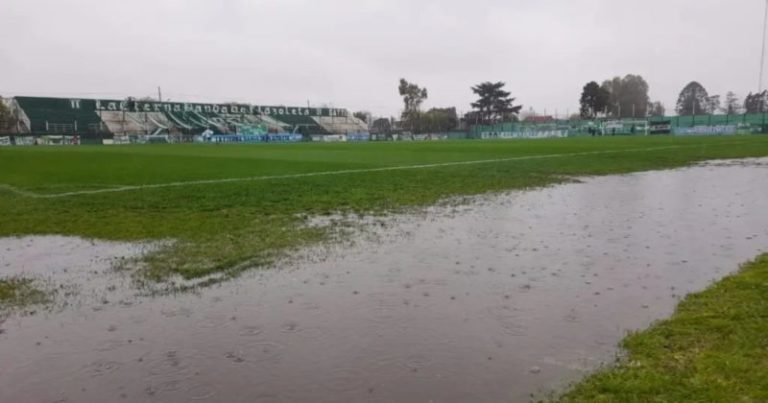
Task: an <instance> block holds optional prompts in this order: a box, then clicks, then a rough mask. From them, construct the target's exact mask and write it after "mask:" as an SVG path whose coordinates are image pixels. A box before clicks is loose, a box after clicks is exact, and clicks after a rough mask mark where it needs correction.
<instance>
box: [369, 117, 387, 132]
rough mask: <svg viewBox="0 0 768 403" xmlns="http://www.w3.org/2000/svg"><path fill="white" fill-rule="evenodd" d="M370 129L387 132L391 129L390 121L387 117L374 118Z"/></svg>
mask: <svg viewBox="0 0 768 403" xmlns="http://www.w3.org/2000/svg"><path fill="white" fill-rule="evenodd" d="M371 131H373V132H374V133H389V132H390V131H392V122H391V121H390V120H389V119H387V118H379V119H375V120H374V121H373V123H372V124H371Z"/></svg>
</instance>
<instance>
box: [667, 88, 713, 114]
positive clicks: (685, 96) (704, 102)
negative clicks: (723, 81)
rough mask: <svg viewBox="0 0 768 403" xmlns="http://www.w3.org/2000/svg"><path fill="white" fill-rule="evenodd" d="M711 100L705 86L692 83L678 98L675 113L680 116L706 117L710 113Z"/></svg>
mask: <svg viewBox="0 0 768 403" xmlns="http://www.w3.org/2000/svg"><path fill="white" fill-rule="evenodd" d="M711 106H712V104H711V98H710V97H709V94H708V93H707V90H706V89H705V88H704V86H703V85H701V84H699V83H698V82H696V81H691V82H690V83H688V85H686V86H685V87H684V88H683V90H682V91H680V96H678V97H677V106H676V107H675V111H677V114H678V115H680V116H691V115H705V114H709V113H710V109H711Z"/></svg>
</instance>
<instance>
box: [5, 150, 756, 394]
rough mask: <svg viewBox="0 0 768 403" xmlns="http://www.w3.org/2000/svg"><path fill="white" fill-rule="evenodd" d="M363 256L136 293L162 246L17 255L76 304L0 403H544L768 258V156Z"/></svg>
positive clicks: (13, 246)
mask: <svg viewBox="0 0 768 403" xmlns="http://www.w3.org/2000/svg"><path fill="white" fill-rule="evenodd" d="M381 224H382V225H381V226H380V228H379V229H376V230H374V231H373V233H369V234H368V235H366V236H361V237H360V240H359V241H358V242H356V243H355V245H354V246H349V245H346V246H343V245H342V246H337V247H335V248H332V249H330V250H326V251H320V249H318V250H316V251H311V253H308V254H307V255H308V256H312V258H308V259H299V260H298V261H297V262H294V263H291V264H288V263H286V264H285V265H281V267H278V268H275V269H273V270H268V271H255V272H251V273H248V274H247V275H245V276H244V277H242V278H240V279H238V280H236V281H232V282H229V283H226V284H223V285H221V286H217V287H214V288H210V289H206V290H203V291H202V292H200V293H197V294H189V293H187V294H181V295H174V296H160V297H145V296H137V295H136V290H133V289H131V288H130V285H129V284H130V283H129V281H128V280H127V279H126V278H125V277H124V275H122V274H119V273H113V272H112V271H111V270H110V269H109V267H110V262H111V260H110V258H111V257H115V256H130V255H136V254H138V253H141V251H142V250H145V248H146V246H140V245H138V246H137V245H122V244H114V243H99V242H89V241H82V240H77V239H71V238H61V237H43V238H22V239H15V238H13V239H3V240H0V247H1V248H0V252H2V255H1V257H0V274H2V275H7V274H9V273H28V274H31V275H35V276H42V277H43V278H47V279H49V280H50V281H51V283H54V284H64V285H65V286H64V288H66V289H73V290H75V292H73V293H72V294H74V295H73V296H71V297H67V298H65V300H66V301H67V302H66V303H65V304H63V305H62V304H59V305H58V306H57V308H56V309H54V310H53V311H50V312H49V311H39V312H37V313H35V314H33V315H19V314H14V315H12V316H10V317H8V318H6V319H5V322H4V323H2V324H0V327H1V328H2V329H3V332H2V334H0V362H1V363H2V364H0V402H104V401H147V402H189V401H195V402H198V401H199V402H293V401H306V402H337V401H344V402H347V401H355V402H368V401H369V402H429V401H435V402H500V401H528V400H529V399H530V398H531V394H534V395H536V396H542V394H543V393H547V392H548V391H552V390H558V389H559V388H562V387H563V386H564V385H566V384H567V383H568V382H570V381H573V380H576V379H579V378H580V377H582V376H584V375H585V374H586V373H588V371H591V370H594V369H595V368H597V367H599V365H600V364H601V363H603V362H611V361H612V360H613V359H614V357H615V356H616V354H617V352H618V349H617V347H616V346H617V343H618V342H619V340H620V339H621V338H622V337H623V336H624V335H625V333H626V332H627V331H628V330H634V329H641V328H645V327H647V326H648V325H649V324H651V323H652V322H653V321H654V320H657V319H660V318H664V317H666V316H668V315H670V314H671V313H672V312H673V309H674V307H675V305H676V303H677V302H678V300H679V298H681V297H682V296H684V295H685V294H687V293H689V292H692V291H698V290H701V289H703V288H704V287H706V286H707V285H708V284H710V283H711V282H713V281H715V280H717V279H719V278H721V277H723V276H724V275H726V274H728V273H729V272H732V271H734V270H735V269H737V267H738V265H739V264H740V263H742V262H744V261H747V260H749V259H751V258H753V257H755V256H756V255H758V254H759V253H761V252H762V251H765V250H766V247H768V160H752V161H746V162H726V163H710V164H706V165H703V166H697V167H692V168H686V169H680V170H675V171H665V172H648V173H638V174H631V175H626V176H609V177H599V178H587V179H584V181H583V183H574V184H566V185H560V186H555V187H551V188H546V189H541V190H534V191H528V192H511V193H507V194H503V195H498V196H490V197H483V198H479V199H477V200H476V201H475V202H473V203H471V204H470V205H467V206H462V207H436V208H432V209H428V210H426V211H424V212H422V213H419V214H413V215H403V216H398V217H393V218H389V219H386V220H384V221H383V222H382V223H381Z"/></svg>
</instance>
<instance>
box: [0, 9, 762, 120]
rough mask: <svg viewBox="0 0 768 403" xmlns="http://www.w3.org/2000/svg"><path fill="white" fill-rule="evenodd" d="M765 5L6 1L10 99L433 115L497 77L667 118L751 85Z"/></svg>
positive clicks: (543, 95)
mask: <svg viewBox="0 0 768 403" xmlns="http://www.w3.org/2000/svg"><path fill="white" fill-rule="evenodd" d="M763 4H764V3H763V2H761V1H757V0H752V1H747V0H740V1H733V2H725V1H715V0H698V1H694V0H671V1H669V0H668V1H662V0H646V1H643V2H635V1H631V2H630V1H617V0H612V1H611V0H583V1H568V0H539V1H533V0H517V1H514V0H508V1H495V0H476V1H456V0H443V1H437V0H422V1H413V0H380V1H379V0H357V1H352V0H260V1H247V0H230V1H216V2H212V1H205V0H133V1H130V2H125V1H104V0H101V1H96V0H79V1H77V0H6V2H5V4H4V5H3V12H2V14H0V35H1V36H2V38H4V39H3V40H2V41H0V93H2V94H3V95H14V94H34V95H38V94H39V95H43V94H49V95H72V96H88V95H89V94H95V95H93V96H101V95H99V94H103V95H104V96H107V95H108V96H116V97H123V96H127V95H135V96H143V95H147V94H152V93H154V89H155V87H156V86H157V85H161V86H162V87H163V89H164V92H165V93H166V94H167V95H168V96H170V97H172V98H175V99H189V100H208V101H227V100H237V101H251V102H258V103H285V104H300V105H303V104H305V103H306V102H307V101H308V100H309V101H310V102H312V103H317V104H319V103H326V104H334V105H336V106H344V107H347V108H350V109H367V110H370V111H372V112H373V113H375V114H380V115H395V114H397V113H398V111H399V108H400V100H399V98H398V96H397V91H396V85H397V80H398V79H399V78H400V77H406V78H408V79H410V80H413V81H416V82H418V83H420V84H422V85H425V86H427V87H428V88H429V90H430V94H431V96H430V99H429V101H428V102H427V106H456V107H458V108H459V109H460V110H468V109H469V103H470V102H471V101H472V94H471V92H470V91H469V86H471V85H473V84H476V83H477V82H480V81H484V80H502V81H506V82H508V84H509V88H510V90H511V91H512V93H513V95H514V96H516V97H517V98H518V100H519V102H522V103H523V104H525V105H526V107H528V106H532V107H534V108H536V109H537V110H539V111H540V112H543V110H544V109H545V108H546V109H547V111H548V112H550V113H552V112H554V111H555V110H557V111H558V112H559V113H560V114H564V113H565V112H566V111H571V112H573V111H575V110H576V109H577V100H578V96H579V92H580V90H581V87H582V86H583V85H584V84H585V83H586V82H587V81H589V80H598V81H600V80H603V79H607V78H609V77H611V76H614V75H624V74H627V73H634V74H641V75H643V76H644V77H645V78H646V79H647V81H648V82H649V84H650V86H651V97H652V98H653V99H658V100H661V101H663V102H664V103H665V104H666V105H667V107H668V109H671V108H672V107H673V104H674V102H675V99H676V96H677V93H678V92H679V91H680V89H681V88H682V87H683V86H684V85H685V84H686V83H687V82H688V81H690V80H694V79H695V80H699V81H700V82H702V83H703V84H704V85H705V86H706V87H707V89H708V90H709V91H710V92H712V93H719V94H724V93H725V92H726V91H731V90H732V91H735V92H737V93H738V94H740V95H741V96H743V95H745V94H746V93H747V92H749V91H754V90H756V89H757V88H756V87H757V76H758V66H759V55H760V45H761V40H760V36H761V33H762V15H763Z"/></svg>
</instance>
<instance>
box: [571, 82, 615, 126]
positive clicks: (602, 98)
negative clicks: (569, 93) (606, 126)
mask: <svg viewBox="0 0 768 403" xmlns="http://www.w3.org/2000/svg"><path fill="white" fill-rule="evenodd" d="M610 99H611V93H610V92H609V91H608V90H607V89H606V88H602V87H600V84H598V83H597V82H596V81H590V82H589V83H587V85H585V86H584V89H583V90H582V91H581V99H579V104H580V105H581V109H580V111H581V117H582V118H583V119H593V118H595V117H596V116H599V115H600V114H601V113H603V112H604V111H605V108H606V107H607V106H608V102H609V101H610Z"/></svg>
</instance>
